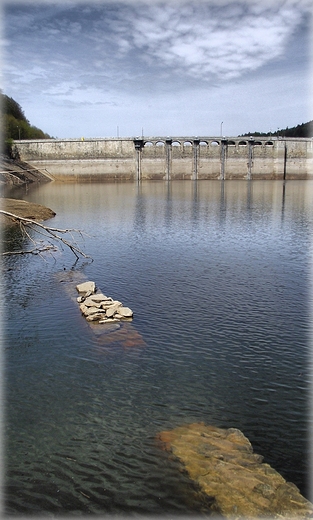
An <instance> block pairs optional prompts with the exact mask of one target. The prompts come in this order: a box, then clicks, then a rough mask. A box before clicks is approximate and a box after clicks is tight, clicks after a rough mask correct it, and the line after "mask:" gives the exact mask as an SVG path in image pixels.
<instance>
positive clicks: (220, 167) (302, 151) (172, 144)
mask: <svg viewBox="0 0 313 520" xmlns="http://www.w3.org/2000/svg"><path fill="white" fill-rule="evenodd" d="M15 151H16V152H17V153H18V155H19V157H20V159H21V160H23V161H26V162H27V163H29V164H31V165H32V166H33V167H35V168H38V169H39V170H41V171H43V172H45V171H46V172H47V173H48V174H49V175H50V176H52V177H53V179H54V180H57V181H105V180H108V181H112V180H132V181H135V180H145V179H154V180H157V179H164V180H175V179H191V180H196V179H199V180H200V179H224V180H227V179H308V178H313V139H309V138H308V139H288V138H275V139H274V138H273V139H269V138H261V139H253V138H249V139H245V138H227V139H226V138H222V139H221V138H214V137H205V138H202V137H201V138H188V137H178V138H173V137H171V138H170V137H167V138H164V137H159V138H157V137H153V138H143V137H142V138H136V139H133V138H116V139H62V140H61V139H45V140H29V141H16V142H15Z"/></svg>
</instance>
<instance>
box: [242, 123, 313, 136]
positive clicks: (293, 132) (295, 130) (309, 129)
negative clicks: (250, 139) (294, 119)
mask: <svg viewBox="0 0 313 520" xmlns="http://www.w3.org/2000/svg"><path fill="white" fill-rule="evenodd" d="M250 135H252V136H255V137H257V136H259V137H261V136H281V137H313V121H309V122H308V123H302V124H301V125H297V126H293V127H291V128H288V126H287V128H280V129H279V130H277V131H276V132H267V133H265V132H247V133H246V134H241V135H239V136H238V137H246V136H250Z"/></svg>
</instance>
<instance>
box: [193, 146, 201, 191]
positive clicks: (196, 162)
mask: <svg viewBox="0 0 313 520" xmlns="http://www.w3.org/2000/svg"><path fill="white" fill-rule="evenodd" d="M199 144H200V139H194V140H193V171H192V180H193V181H196V180H197V179H198V168H199Z"/></svg>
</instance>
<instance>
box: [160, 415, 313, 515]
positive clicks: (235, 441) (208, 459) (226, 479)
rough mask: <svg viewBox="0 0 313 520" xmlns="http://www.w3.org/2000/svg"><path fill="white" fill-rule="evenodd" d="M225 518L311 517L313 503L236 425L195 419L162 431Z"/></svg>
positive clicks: (167, 446)
mask: <svg viewBox="0 0 313 520" xmlns="http://www.w3.org/2000/svg"><path fill="white" fill-rule="evenodd" d="M158 440H159V441H161V442H162V443H164V446H165V449H167V450H169V451H171V452H172V453H173V454H174V455H175V456H176V457H178V458H179V459H180V460H181V462H182V463H183V464H184V466H185V468H186V470H187V472H188V474H189V476H190V478H191V479H192V480H194V481H196V482H197V483H198V485H199V486H200V488H201V489H202V491H203V492H204V493H206V494H207V495H209V496H210V497H214V499H215V502H214V510H215V511H216V512H218V513H219V514H221V515H223V517H225V518H231V519H239V518H250V519H251V518H257V517H263V518H264V517H265V518H288V519H289V518H290V519H293V518H294V519H300V518H312V517H313V505H312V504H311V503H310V502H309V501H308V500H306V499H305V498H304V497H303V496H302V495H301V494H300V491H299V489H298V488H297V487H296V486H295V485H294V484H292V483H290V482H286V480H285V479H284V478H283V477H282V476H281V475H280V474H279V473H278V472H277V471H276V470H274V469H273V468H272V467H271V466H270V465H269V464H265V463H262V460H263V458H262V457H261V456H260V455H257V454H255V453H253V449H252V446H251V443H250V441H249V440H248V439H247V437H245V436H244V434H243V433H242V432H241V431H240V430H237V429H235V428H229V429H222V428H217V427H214V426H206V425H205V424H204V423H195V424H190V425H184V426H180V427H178V428H175V429H173V430H170V431H164V432H161V433H160V434H158Z"/></svg>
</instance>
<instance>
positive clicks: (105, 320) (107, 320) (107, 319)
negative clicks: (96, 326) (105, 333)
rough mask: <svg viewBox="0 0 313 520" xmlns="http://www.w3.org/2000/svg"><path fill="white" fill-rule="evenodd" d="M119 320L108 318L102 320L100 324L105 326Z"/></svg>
mask: <svg viewBox="0 0 313 520" xmlns="http://www.w3.org/2000/svg"><path fill="white" fill-rule="evenodd" d="M118 321H119V320H117V319H115V318H106V319H104V320H100V321H99V323H100V324H104V323H117V322H118Z"/></svg>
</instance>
